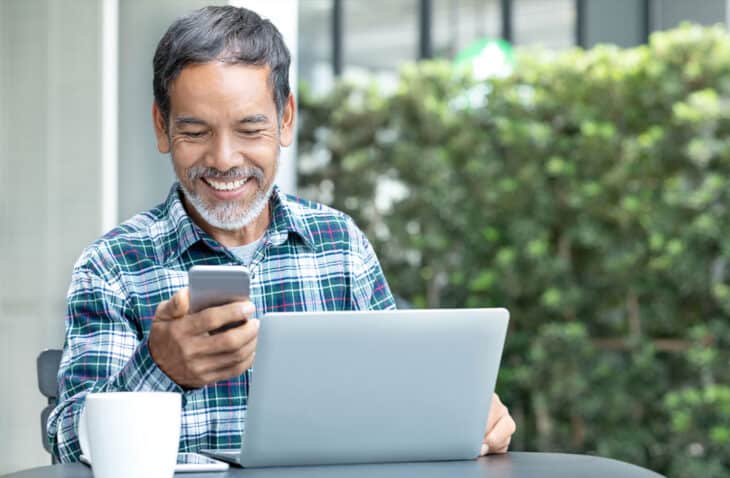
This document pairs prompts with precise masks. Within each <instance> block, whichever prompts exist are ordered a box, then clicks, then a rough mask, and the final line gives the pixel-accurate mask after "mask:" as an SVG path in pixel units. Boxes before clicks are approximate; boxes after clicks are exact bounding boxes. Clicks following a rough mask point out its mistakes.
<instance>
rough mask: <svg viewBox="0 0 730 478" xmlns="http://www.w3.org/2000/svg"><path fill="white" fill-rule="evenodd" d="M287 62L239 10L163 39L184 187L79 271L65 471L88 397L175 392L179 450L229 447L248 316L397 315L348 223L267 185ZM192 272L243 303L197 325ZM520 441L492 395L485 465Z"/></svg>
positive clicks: (66, 384) (268, 29)
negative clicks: (217, 273)
mask: <svg viewBox="0 0 730 478" xmlns="http://www.w3.org/2000/svg"><path fill="white" fill-rule="evenodd" d="M289 61H290V60H289V52H288V50H287V48H286V46H285V45H284V42H283V40H282V38H281V35H280V34H279V32H278V31H277V30H276V28H275V27H274V26H273V25H272V24H271V23H270V22H269V21H266V20H262V19H261V18H260V17H259V16H258V15H257V14H255V13H254V12H251V11H249V10H246V9H242V8H235V7H208V8H204V9H201V10H198V11H196V12H193V13H192V14H190V15H188V16H186V17H184V18H181V19H179V20H177V21H176V22H175V23H173V25H172V26H170V28H169V29H168V31H167V32H166V33H165V35H164V36H163V38H162V39H161V40H160V43H159V45H158V47H157V51H156V52H155V56H154V80H153V87H154V96H155V101H154V104H153V107H152V116H153V123H154V128H155V132H156V136H157V145H158V149H159V150H160V152H162V153H165V154H167V153H169V154H170V157H171V159H172V164H173V168H174V170H175V174H176V176H177V182H176V183H175V184H174V185H173V186H172V188H171V189H170V192H169V194H168V197H167V200H166V201H165V202H164V203H163V204H161V205H159V206H157V207H155V208H154V209H151V210H149V211H146V212H143V213H140V214H138V215H136V216H135V217H133V218H131V219H129V220H128V221H126V222H124V223H123V224H121V225H120V226H118V227H117V228H115V229H113V230H112V231H110V232H109V233H107V234H106V235H105V236H103V237H102V238H100V239H99V240H97V241H96V242H94V243H93V244H92V245H90V246H89V247H87V248H86V249H85V250H84V252H83V253H82V255H81V257H80V258H79V260H78V261H77V263H76V265H75V266H74V271H73V276H72V280H71V285H70V287H69V292H68V308H67V314H66V341H65V345H64V353H63V359H62V361H61V369H60V371H59V388H60V390H59V391H60V399H59V404H58V406H57V407H56V409H55V410H54V411H53V413H52V414H51V416H50V417H49V421H48V435H49V440H50V442H51V444H52V447H53V452H54V454H55V455H56V456H57V457H58V458H59V459H60V460H61V461H62V462H69V461H76V460H78V457H79V454H80V448H79V440H78V434H77V430H78V420H79V416H80V414H81V411H82V410H83V407H84V398H85V396H86V394H87V393H90V392H103V391H149V390H157V391H173V392H178V393H182V394H183V412H182V414H183V415H182V428H181V437H180V451H196V450H199V449H201V448H235V447H238V446H240V440H241V433H242V426H243V423H244V420H243V417H244V414H245V411H246V402H247V393H248V385H249V380H250V367H251V365H252V364H253V360H254V355H255V350H256V336H257V332H258V320H257V319H256V318H257V317H259V316H261V315H263V314H265V313H266V312H271V311H279V312H281V311H322V310H375V309H390V308H394V307H395V303H394V300H393V297H392V295H391V292H390V289H389V287H388V284H387V282H386V280H385V278H384V277H383V272H382V270H381V268H380V264H379V263H378V260H377V257H376V256H375V253H374V252H373V250H372V248H371V246H370V243H369V242H368V240H367V239H366V237H365V236H364V234H363V233H362V232H361V231H360V230H359V229H358V228H357V226H356V225H355V224H354V223H353V221H352V220H351V219H350V218H349V217H348V216H347V215H345V214H343V213H341V212H339V211H336V210H333V209H331V208H328V207H326V206H323V205H320V204H316V203H312V202H309V201H305V200H302V199H298V198H295V197H292V196H287V195H285V194H283V193H282V192H281V191H280V190H279V189H278V188H277V187H276V185H275V182H274V180H275V177H276V172H277V169H278V163H279V152H280V148H281V147H283V146H288V145H289V144H291V142H292V139H293V134H294V119H295V103H294V97H293V96H292V94H291V93H290V91H289V79H288V72H289ZM200 264H205V265H216V264H236V265H245V266H247V267H248V268H249V270H250V272H251V301H250V302H249V301H246V302H239V303H232V304H228V305H224V306H221V307H214V308H210V309H206V310H203V311H201V312H199V313H195V314H193V313H191V312H190V311H189V310H188V291H187V288H186V285H187V271H188V269H190V267H192V266H194V265H200ZM242 319H249V320H247V322H246V323H245V325H243V326H240V327H235V328H231V329H228V330H226V331H225V332H223V333H220V334H214V335H211V334H209V333H208V332H209V331H212V330H215V329H218V328H220V327H221V326H223V325H225V324H227V323H229V322H237V321H241V320H242ZM514 430H515V424H514V421H513V420H512V418H511V417H510V415H509V413H508V411H507V408H506V407H505V406H504V405H502V403H501V402H500V401H499V399H498V398H497V397H496V396H495V399H494V400H493V401H492V408H491V410H490V413H489V421H488V423H487V429H486V433H485V438H484V443H485V445H484V447H483V449H482V451H483V453H486V452H487V451H489V452H493V453H499V452H504V451H506V450H507V447H508V445H509V442H510V438H511V436H512V433H513V432H514Z"/></svg>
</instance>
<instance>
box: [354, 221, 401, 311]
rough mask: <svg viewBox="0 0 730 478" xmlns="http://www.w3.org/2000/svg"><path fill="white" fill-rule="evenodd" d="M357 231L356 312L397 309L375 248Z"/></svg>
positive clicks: (355, 255) (355, 254)
mask: <svg viewBox="0 0 730 478" xmlns="http://www.w3.org/2000/svg"><path fill="white" fill-rule="evenodd" d="M356 230H357V232H356V234H355V241H354V249H355V250H354V258H355V267H354V277H353V287H352V295H353V297H352V299H353V300H352V303H353V305H354V307H355V309H356V310H387V309H395V308H396V306H395V299H394V298H393V294H392V293H391V292H390V287H389V286H388V281H387V280H386V279H385V275H384V274H383V269H382V268H381V267H380V262H379V261H378V257H377V256H376V255H375V251H374V250H373V246H372V245H371V244H370V241H368V239H367V237H365V234H364V233H363V232H362V231H361V230H359V229H357V228H356Z"/></svg>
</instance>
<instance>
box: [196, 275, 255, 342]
mask: <svg viewBox="0 0 730 478" xmlns="http://www.w3.org/2000/svg"><path fill="white" fill-rule="evenodd" d="M188 286H189V291H190V312H192V313H195V312H200V311H201V310H204V309H207V308H209V307H216V306H219V305H226V304H230V303H231V302H240V301H244V300H248V298H249V289H250V279H249V275H248V269H247V268H246V267H243V266H193V267H191V268H190V270H189V271H188ZM245 323H246V321H245V320H242V321H239V322H231V323H229V324H226V325H224V326H223V327H221V328H219V329H216V330H214V331H211V332H210V333H211V334H214V333H216V334H217V333H221V332H224V331H226V330H228V329H231V328H233V327H238V326H239V325H243V324H245Z"/></svg>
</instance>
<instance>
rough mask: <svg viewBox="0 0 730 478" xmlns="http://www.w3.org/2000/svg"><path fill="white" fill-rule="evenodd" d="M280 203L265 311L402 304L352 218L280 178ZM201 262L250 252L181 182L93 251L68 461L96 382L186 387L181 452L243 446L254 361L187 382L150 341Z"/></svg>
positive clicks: (77, 325) (66, 360)
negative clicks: (289, 189) (290, 189)
mask: <svg viewBox="0 0 730 478" xmlns="http://www.w3.org/2000/svg"><path fill="white" fill-rule="evenodd" d="M270 207H271V218H272V219H271V224H270V225H269V227H268V230H267V233H266V236H265V239H264V241H263V242H262V244H261V245H260V246H259V248H258V249H257V251H256V252H255V253H254V256H253V259H252V262H251V264H250V265H249V270H250V272H251V299H252V301H253V303H254V304H255V306H256V316H257V317H260V316H261V315H263V314H265V313H267V312H274V311H276V312H282V311H322V310H359V309H391V308H395V302H394V300H393V297H392V295H391V293H390V289H389V288H388V284H387V282H386V280H385V277H384V276H383V272H382V270H381V268H380V264H379V263H378V259H377V257H376V256H375V253H374V252H373V249H372V247H371V246H370V243H369V242H368V240H367V239H366V237H365V235H364V234H363V233H362V231H360V230H359V229H358V228H357V226H356V225H355V224H354V222H353V221H352V219H350V218H349V217H348V216H347V215H345V214H343V213H341V212H339V211H336V210H333V209H331V208H328V207H326V206H323V205H320V204H316V203H312V202H308V201H305V200H302V199H298V198H294V197H291V196H286V195H284V194H283V193H281V192H280V191H279V190H278V189H277V188H275V189H274V193H273V195H272V199H271V202H270ZM197 264H208V265H210V264H240V262H239V260H238V259H237V258H236V256H235V255H233V254H232V253H231V252H230V251H229V250H228V249H226V248H225V247H224V246H222V245H221V244H220V243H218V242H216V241H215V240H214V239H213V238H211V237H210V236H209V235H208V234H206V233H205V232H204V231H203V230H202V229H201V228H200V227H198V226H197V225H196V224H194V223H193V222H192V220H191V219H190V217H189V216H188V215H187V213H186V211H185V209H184V207H183V204H182V202H181V200H180V193H179V185H178V184H175V185H174V186H173V188H172V189H171V191H170V194H169V196H168V198H167V200H166V201H165V203H163V204H161V205H159V206H158V207H156V208H154V209H152V210H150V211H147V212H144V213H142V214H138V215H136V216H134V217H133V218H131V219H130V220H128V221H126V222H125V223H123V224H121V225H120V226H118V227H117V228H115V229H113V230H112V231H110V232H109V233H107V234H106V235H104V236H103V237H102V238H101V239H99V240H97V241H96V242H95V243H93V244H92V245H91V246H89V247H87V248H86V249H85V250H84V252H83V253H82V255H81V257H80V258H79V260H78V261H77V262H76V265H75V266H74V270H73V276H72V279H71V285H70V287H69V291H68V308H67V313H66V340H65V345H64V351H63V358H62V360H61V367H60V370H59V372H58V382H59V403H58V406H57V407H56V408H55V410H53V412H52V413H51V415H50V417H49V419H48V438H49V440H50V443H51V444H52V448H53V452H54V454H55V455H56V456H57V457H58V458H59V459H60V460H61V461H62V462H70V461H76V460H78V457H79V454H80V447H79V441H78V438H77V432H76V430H77V427H76V423H77V421H78V418H79V415H80V413H81V410H82V408H83V404H84V397H85V395H86V394H87V393H90V392H111V391H149V390H158V391H171V392H178V393H181V394H182V399H183V412H182V427H181V436H180V451H194V450H198V449H201V448H236V447H239V446H240V444H241V433H242V431H243V424H244V420H243V418H244V416H245V410H246V400H247V391H248V383H249V380H250V372H251V371H250V370H249V371H248V372H246V373H244V374H243V375H241V376H239V377H236V378H233V379H230V380H226V381H221V382H217V383H214V384H211V385H207V386H205V387H203V388H200V389H195V390H183V389H182V388H181V387H180V386H178V385H177V384H176V383H175V382H173V381H172V380H171V379H170V378H169V377H168V376H167V375H166V374H165V373H164V372H163V371H162V370H161V369H160V368H159V367H158V366H157V365H156V364H155V362H154V361H153V360H152V357H151V356H150V352H149V349H148V347H147V336H148V334H149V329H150V324H151V320H152V318H153V317H154V315H155V309H156V307H157V305H158V304H159V303H160V302H162V301H164V300H167V299H169V298H170V297H171V296H172V295H173V293H174V292H175V291H177V290H178V289H180V288H182V287H186V286H187V272H188V269H190V267H192V266H194V265H197Z"/></svg>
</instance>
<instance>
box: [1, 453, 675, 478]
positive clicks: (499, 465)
mask: <svg viewBox="0 0 730 478" xmlns="http://www.w3.org/2000/svg"><path fill="white" fill-rule="evenodd" d="M92 476H93V475H92V474H91V469H90V468H89V467H87V466H86V465H82V464H80V463H74V464H71V465H54V466H44V467H41V468H33V469H30V470H25V471H20V472H17V473H13V474H10V475H6V478H11V477H12V478H92ZM176 476H178V477H182V478H224V477H225V478H230V477H245V478H284V477H287V478H289V477H295V478H300V477H301V478H365V477H378V478H390V477H393V478H396V477H398V478H442V477H443V478H452V477H456V478H532V477H535V478H579V477H580V478H583V477H585V478H615V477H621V478H661V475H659V474H657V473H654V472H653V471H649V470H647V469H645V468H641V467H638V466H635V465H630V464H628V463H623V462H620V461H616V460H610V459H608V458H599V457H595V456H588V455H567V454H562V453H528V452H511V453H507V454H505V455H493V456H487V457H484V458H480V459H478V460H471V461H441V462H427V463H391V464H382V465H331V466H304V467H287V468H249V469H242V468H230V469H229V470H228V471H226V472H213V473H178V474H177V475H176Z"/></svg>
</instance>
